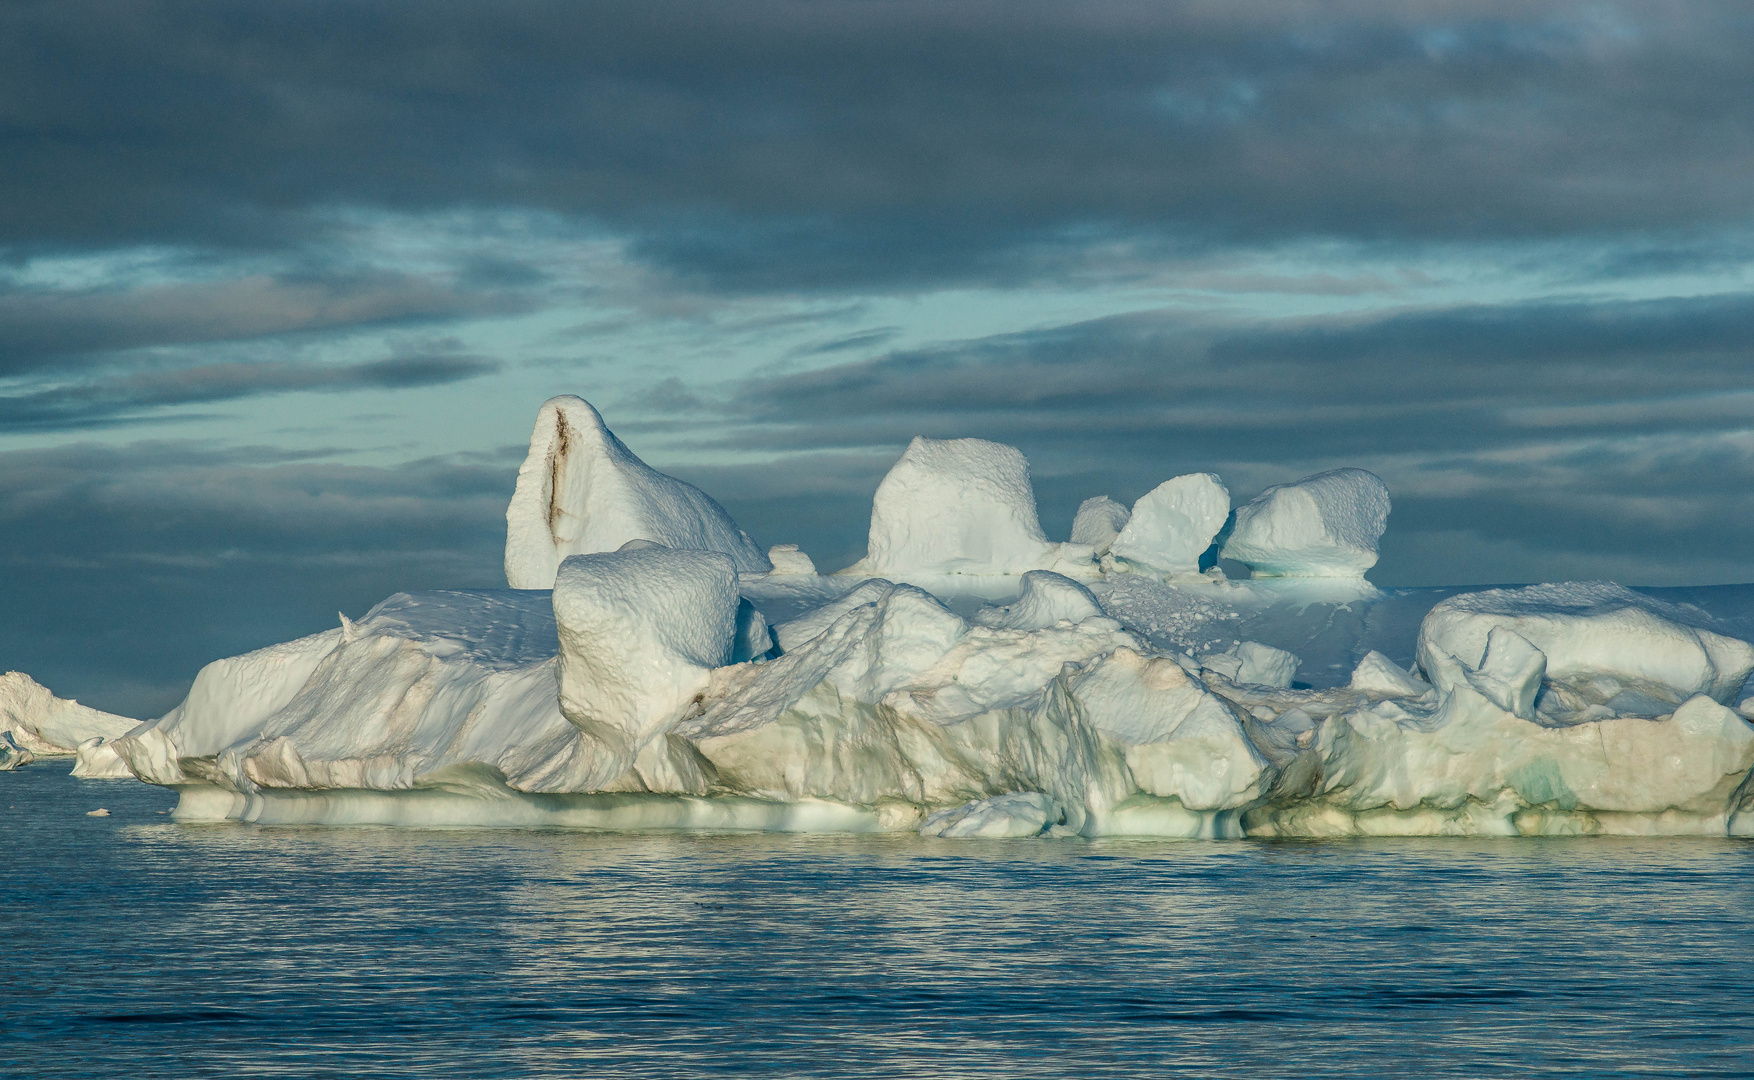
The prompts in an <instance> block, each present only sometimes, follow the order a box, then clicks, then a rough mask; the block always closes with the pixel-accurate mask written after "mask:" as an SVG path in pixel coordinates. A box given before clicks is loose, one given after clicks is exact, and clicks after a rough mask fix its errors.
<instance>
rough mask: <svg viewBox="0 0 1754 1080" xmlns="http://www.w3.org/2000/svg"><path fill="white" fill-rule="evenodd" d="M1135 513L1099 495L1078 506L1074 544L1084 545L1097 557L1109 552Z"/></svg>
mask: <svg viewBox="0 0 1754 1080" xmlns="http://www.w3.org/2000/svg"><path fill="white" fill-rule="evenodd" d="M1132 516H1133V512H1132V511H1131V510H1128V509H1127V508H1126V507H1125V506H1122V505H1121V504H1120V503H1118V502H1115V501H1114V500H1113V499H1111V498H1109V497H1108V496H1107V495H1097V496H1095V497H1094V498H1089V499H1085V500H1084V501H1083V502H1082V503H1079V504H1078V514H1077V516H1076V517H1074V518H1073V519H1072V543H1074V544H1083V545H1084V546H1086V547H1088V548H1090V549H1091V551H1092V552H1094V553H1095V554H1097V555H1101V554H1103V553H1105V552H1106V551H1108V546H1109V545H1110V544H1112V543H1114V539H1115V537H1117V536H1119V535H1120V534H1121V530H1122V529H1124V528H1126V527H1127V519H1128V518H1130V517H1132Z"/></svg>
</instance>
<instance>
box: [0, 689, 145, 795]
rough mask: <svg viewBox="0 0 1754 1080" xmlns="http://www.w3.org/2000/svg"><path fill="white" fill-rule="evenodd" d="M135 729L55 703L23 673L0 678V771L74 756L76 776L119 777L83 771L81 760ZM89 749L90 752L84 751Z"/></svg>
mask: <svg viewBox="0 0 1754 1080" xmlns="http://www.w3.org/2000/svg"><path fill="white" fill-rule="evenodd" d="M139 723H140V721H138V720H131V719H129V718H128V717H126V716H117V715H115V714H114V713H107V712H103V711H101V710H98V709H93V708H90V707H88V706H85V705H81V704H80V703H79V702H77V701H72V700H68V699H66V698H58V697H56V696H55V695H54V694H53V693H51V692H50V691H49V690H48V688H47V687H44V686H42V685H40V684H39V683H38V682H37V681H36V680H35V679H33V678H31V677H30V676H29V675H26V674H25V673H24V672H22V671H8V672H6V673H5V674H4V675H0V770H7V769H15V768H18V767H19V766H20V765H25V764H28V763H29V762H31V761H32V760H34V759H36V758H41V757H47V756H54V755H61V754H78V755H79V760H78V762H77V763H76V765H75V769H74V771H75V772H76V773H77V774H78V775H80V776H93V777H95V776H101V775H118V771H117V770H115V769H114V768H113V767H106V770H97V769H88V768H86V767H85V757H86V756H87V755H88V754H90V753H95V752H96V748H97V747H99V746H101V745H103V744H105V743H107V742H108V741H109V740H111V739H114V738H116V737H117V736H119V735H122V734H124V733H126V732H127V731H129V730H130V729H132V728H134V727H136V726H137V725H138V724H139ZM94 740H95V741H94ZM87 744H89V745H90V749H89V750H84V749H82V748H85V747H86V746H87ZM119 775H123V776H126V775H129V774H128V773H126V772H119Z"/></svg>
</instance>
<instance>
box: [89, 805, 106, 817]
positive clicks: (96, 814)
mask: <svg viewBox="0 0 1754 1080" xmlns="http://www.w3.org/2000/svg"><path fill="white" fill-rule="evenodd" d="M85 816H86V817H109V816H110V812H109V811H108V810H105V809H104V808H103V807H101V806H100V807H98V808H97V809H96V810H87V811H86V812H85Z"/></svg>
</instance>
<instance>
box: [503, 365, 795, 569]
mask: <svg viewBox="0 0 1754 1080" xmlns="http://www.w3.org/2000/svg"><path fill="white" fill-rule="evenodd" d="M630 540H651V541H655V542H657V543H661V544H666V545H668V546H670V547H677V548H698V549H701V550H704V551H719V552H723V553H724V554H726V555H728V556H730V558H731V561H732V563H733V564H734V565H735V566H736V568H737V569H738V570H739V571H742V572H746V573H761V572H763V571H767V570H771V569H773V567H772V564H771V563H769V562H768V559H767V556H765V555H763V554H762V553H761V549H760V548H758V547H756V546H755V541H753V540H751V539H749V536H748V534H746V533H744V532H743V530H742V529H739V528H738V527H737V523H736V522H734V521H732V520H731V515H729V514H727V513H725V509H724V507H722V506H720V505H719V504H718V503H716V502H714V501H713V500H712V498H711V497H710V496H708V495H707V494H706V493H705V492H703V491H701V490H700V489H699V488H697V487H695V486H693V485H692V484H685V483H683V482H682V481H681V480H678V479H676V478H675V477H673V476H666V475H665V474H663V473H661V472H659V471H657V470H656V469H654V468H652V467H651V466H649V465H647V464H646V463H645V462H643V461H641V460H640V459H639V458H637V457H635V456H634V454H633V451H631V450H629V449H628V448H627V447H626V446H624V445H623V444H622V442H621V440H620V439H617V438H616V437H615V434H614V433H613V432H611V431H610V430H609V429H608V428H607V427H606V426H604V424H603V417H602V416H601V415H599V414H598V412H597V410H596V409H595V408H594V407H593V406H592V405H591V403H590V402H588V401H586V400H585V399H583V398H580V397H574V396H572V395H570V394H565V395H562V396H560V397H556V398H551V399H549V400H548V402H547V403H546V404H544V405H543V406H542V409H541V411H540V412H538V413H537V414H536V429H535V431H534V432H533V433H531V435H530V453H529V456H527V457H526V458H525V459H524V464H523V465H522V466H521V467H520V468H519V469H518V484H517V489H516V490H515V491H514V492H513V494H512V501H511V505H510V506H508V507H507V508H506V546H505V574H506V580H507V581H508V582H510V583H511V586H512V588H514V589H546V588H550V587H551V586H553V584H554V575H555V572H556V571H557V570H558V569H559V568H560V564H561V561H562V560H564V559H565V558H566V557H567V556H568V555H584V554H590V553H592V552H598V551H615V550H617V549H618V548H620V547H621V546H622V545H623V544H626V543H627V542H628V541H630Z"/></svg>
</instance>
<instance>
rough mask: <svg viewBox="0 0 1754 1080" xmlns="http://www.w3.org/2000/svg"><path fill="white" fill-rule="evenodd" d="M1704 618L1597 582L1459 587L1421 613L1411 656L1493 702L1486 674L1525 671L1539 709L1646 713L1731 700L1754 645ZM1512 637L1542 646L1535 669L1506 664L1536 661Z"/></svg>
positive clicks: (1753, 667) (1437, 676)
mask: <svg viewBox="0 0 1754 1080" xmlns="http://www.w3.org/2000/svg"><path fill="white" fill-rule="evenodd" d="M1711 621H1712V620H1711V619H1710V617H1709V616H1708V615H1706V613H1705V612H1703V611H1701V610H1699V609H1697V608H1689V607H1686V606H1683V605H1677V604H1666V603H1662V602H1660V601H1657V600H1653V599H1651V598H1650V597H1648V596H1644V595H1641V594H1639V593H1635V592H1633V591H1631V590H1630V589H1625V588H1622V587H1620V586H1618V585H1611V584H1607V583H1604V582H1572V583H1569V584H1564V585H1536V586H1530V587H1528V588H1523V589H1491V590H1487V591H1483V592H1477V593H1465V594H1462V595H1460V596H1455V597H1451V598H1450V599H1447V600H1444V601H1443V602H1441V603H1439V604H1437V605H1436V606H1435V607H1434V608H1432V610H1431V612H1430V613H1429V614H1428V615H1426V616H1425V620H1424V622H1423V623H1422V624H1421V625H1420V630H1419V643H1418V657H1419V666H1420V667H1421V668H1423V669H1424V671H1425V673H1426V676H1427V677H1428V678H1429V679H1430V680H1431V681H1432V684H1433V685H1435V686H1436V687H1437V688H1438V689H1439V690H1440V691H1448V690H1450V689H1451V688H1452V687H1453V686H1454V685H1455V684H1456V682H1457V681H1458V679H1466V680H1467V681H1469V682H1470V683H1471V684H1473V685H1475V688H1476V689H1480V690H1481V692H1482V693H1485V694H1487V696H1488V697H1493V698H1494V700H1499V701H1500V703H1501V704H1504V701H1503V700H1502V698H1500V697H1499V696H1498V694H1497V692H1496V691H1495V690H1493V689H1489V688H1487V686H1486V685H1484V684H1485V683H1486V682H1488V681H1494V682H1495V684H1497V683H1504V682H1505V680H1507V679H1512V680H1514V679H1515V678H1517V677H1522V678H1525V679H1526V678H1529V677H1532V678H1533V679H1534V681H1535V685H1536V690H1537V691H1539V692H1540V694H1541V698H1542V702H1541V705H1542V711H1543V712H1544V713H1546V714H1548V715H1550V716H1553V717H1555V718H1560V719H1563V718H1565V717H1569V716H1572V715H1575V714H1580V713H1582V712H1584V711H1586V710H1589V709H1591V708H1592V707H1594V708H1597V709H1598V710H1606V711H1605V712H1600V713H1599V715H1614V714H1616V713H1622V714H1626V713H1631V714H1636V715H1644V716H1654V715H1658V714H1659V713H1662V712H1667V711H1670V710H1672V709H1673V708H1674V707H1675V706H1676V705H1678V704H1680V703H1681V702H1683V701H1685V700H1687V699H1688V698H1690V697H1693V696H1694V695H1696V694H1704V695H1706V696H1708V697H1711V698H1713V699H1714V700H1717V701H1719V702H1722V703H1724V704H1730V703H1732V702H1733V701H1734V700H1735V699H1736V695H1737V693H1738V691H1740V690H1741V688H1742V684H1743V682H1744V681H1746V680H1747V678H1748V676H1749V673H1750V672H1754V646H1750V645H1749V644H1748V643H1747V642H1745V641H1742V640H1739V639H1737V638H1732V637H1728V636H1726V635H1724V634H1720V633H1717V632H1716V631H1713V630H1710V629H1707V628H1706V627H1707V626H1708V625H1709V624H1710V623H1711ZM1516 640H1521V641H1522V642H1525V643H1526V644H1527V646H1528V647H1530V648H1533V649H1534V650H1537V651H1538V652H1539V653H1540V654H1541V659H1540V665H1539V666H1540V668H1541V670H1540V671H1539V672H1535V673H1533V674H1532V676H1531V675H1530V672H1528V671H1524V672H1522V673H1521V675H1520V676H1519V675H1518V674H1517V673H1516V672H1514V671H1512V669H1513V668H1515V667H1517V666H1518V665H1522V666H1524V667H1527V668H1530V669H1532V668H1533V667H1534V666H1535V660H1534V659H1533V657H1530V656H1528V655H1527V654H1526V650H1524V649H1522V648H1519V647H1518V646H1517V645H1516ZM1495 641H1497V642H1499V643H1500V644H1501V648H1500V649H1499V650H1498V652H1499V653H1502V654H1503V655H1502V656H1495V655H1494V650H1493V648H1492V647H1491V646H1492V643H1493V642H1495ZM1512 654H1514V656H1513V655H1512ZM1458 665H1459V666H1458ZM1481 672H1486V674H1484V675H1482V674H1481ZM1504 692H1506V693H1508V692H1510V691H1509V690H1508V689H1507V690H1505V691H1504ZM1622 695H1625V696H1622ZM1616 702H1619V703H1620V704H1621V705H1623V706H1626V707H1623V708H1615V703H1616ZM1633 706H1636V707H1633ZM1532 710H1533V705H1532V704H1531V705H1530V706H1529V707H1528V709H1526V710H1525V709H1521V708H1519V709H1513V710H1512V711H1517V712H1519V713H1524V714H1526V715H1528V716H1531V717H1532V716H1533V711H1532Z"/></svg>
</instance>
